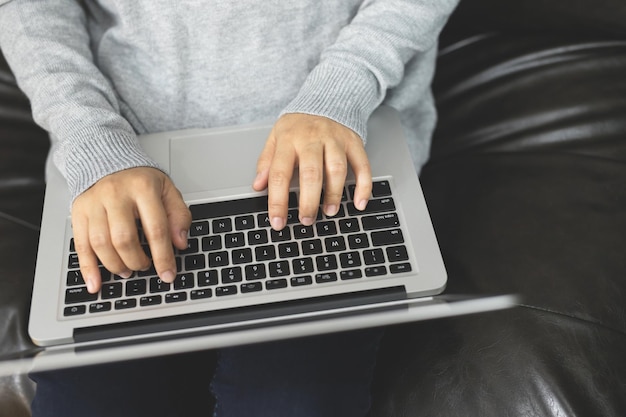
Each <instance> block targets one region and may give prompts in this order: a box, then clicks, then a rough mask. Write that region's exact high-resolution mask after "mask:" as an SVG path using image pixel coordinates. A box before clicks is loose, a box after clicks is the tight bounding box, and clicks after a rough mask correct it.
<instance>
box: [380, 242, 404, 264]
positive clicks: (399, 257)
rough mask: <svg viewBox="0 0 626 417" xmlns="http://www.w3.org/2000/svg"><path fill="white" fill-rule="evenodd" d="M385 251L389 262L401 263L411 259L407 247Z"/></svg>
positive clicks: (396, 247)
mask: <svg viewBox="0 0 626 417" xmlns="http://www.w3.org/2000/svg"><path fill="white" fill-rule="evenodd" d="M385 251H386V252H387V259H389V262H400V261H406V260H408V259H409V254H408V253H407V251H406V247H405V246H402V245H401V246H391V247H389V248H387V249H385Z"/></svg>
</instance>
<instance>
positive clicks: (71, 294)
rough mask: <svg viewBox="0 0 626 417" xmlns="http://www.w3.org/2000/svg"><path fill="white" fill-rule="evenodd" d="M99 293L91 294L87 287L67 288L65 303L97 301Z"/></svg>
mask: <svg viewBox="0 0 626 417" xmlns="http://www.w3.org/2000/svg"><path fill="white" fill-rule="evenodd" d="M97 299H98V294H90V293H89V292H88V291H87V287H75V288H68V289H67V290H65V304H75V303H84V302H87V301H96V300H97Z"/></svg>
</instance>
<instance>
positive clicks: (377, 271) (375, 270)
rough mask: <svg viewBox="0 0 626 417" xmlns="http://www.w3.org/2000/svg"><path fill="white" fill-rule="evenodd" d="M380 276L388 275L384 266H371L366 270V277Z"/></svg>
mask: <svg viewBox="0 0 626 417" xmlns="http://www.w3.org/2000/svg"><path fill="white" fill-rule="evenodd" d="M379 275H387V268H385V266H384V265H379V266H370V267H368V268H365V276H367V277H375V276H379Z"/></svg>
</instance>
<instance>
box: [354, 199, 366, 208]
mask: <svg viewBox="0 0 626 417" xmlns="http://www.w3.org/2000/svg"><path fill="white" fill-rule="evenodd" d="M355 206H356V208H357V209H359V210H365V207H367V200H360V201H358V202H357V203H356V204H355Z"/></svg>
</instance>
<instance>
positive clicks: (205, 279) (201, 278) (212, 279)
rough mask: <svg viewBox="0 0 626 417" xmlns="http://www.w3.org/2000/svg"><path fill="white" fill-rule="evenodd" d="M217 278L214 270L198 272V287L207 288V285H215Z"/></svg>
mask: <svg viewBox="0 0 626 417" xmlns="http://www.w3.org/2000/svg"><path fill="white" fill-rule="evenodd" d="M217 283H218V277H217V271H216V270H215V269H209V270H207V271H200V272H198V286H199V287H207V286H209V285H217Z"/></svg>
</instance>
